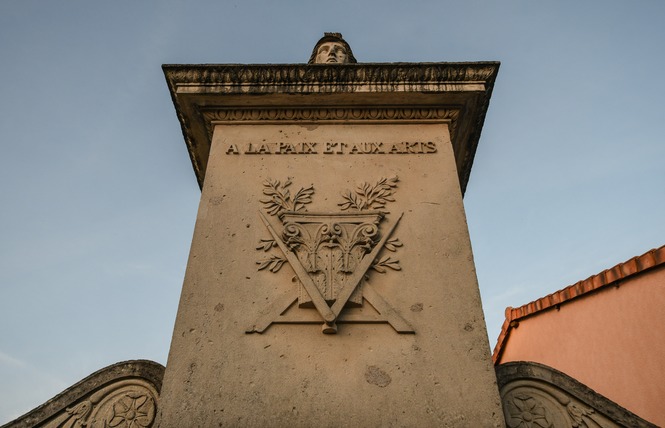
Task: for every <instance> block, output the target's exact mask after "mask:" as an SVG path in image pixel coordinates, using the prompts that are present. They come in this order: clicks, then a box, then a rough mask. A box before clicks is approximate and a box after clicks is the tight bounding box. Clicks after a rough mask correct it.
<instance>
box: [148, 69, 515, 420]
mask: <svg viewBox="0 0 665 428" xmlns="http://www.w3.org/2000/svg"><path fill="white" fill-rule="evenodd" d="M497 70H498V64H497V63H427V64H405V63H400V64H335V65H322V64H314V65H252V66H249V65H168V66H164V71H165V74H166V78H167V81H168V84H169V88H170V90H171V94H172V97H173V100H174V103H175V107H176V111H177V114H178V117H179V119H180V122H181V125H182V129H183V133H184V136H185V140H186V142H187V146H188V148H189V152H190V156H191V159H192V163H193V166H194V170H195V172H196V175H197V178H198V180H199V183H200V184H201V188H202V195H201V203H200V207H199V212H198V217H197V222H196V228H195V232H194V238H193V242H192V248H191V253H190V258H189V263H188V266H187V273H186V276H185V282H184V286H183V291H182V296H181V300H180V306H179V310H178V316H177V319H176V325H175V330H174V334H173V341H172V344H171V351H170V354H169V359H168V364H167V368H166V374H165V378H164V386H163V389H162V395H161V402H160V407H161V415H160V416H161V426H162V427H180V426H183V424H186V425H187V426H261V427H296V426H303V427H306V426H313V425H317V426H326V427H327V426H331V427H333V426H363V427H364V426H418V427H423V426H474V427H476V426H477V427H487V426H503V419H502V412H501V407H500V401H499V395H498V391H497V386H496V378H495V374H494V370H493V367H492V363H491V359H490V351H489V345H488V341H487V335H486V330H485V322H484V318H483V313H482V308H481V302H480V296H479V292H478V285H477V281H476V277H475V270H474V265H473V256H472V253H471V246H470V242H469V235H468V229H467V225H466V220H465V215H464V207H463V204H462V193H463V191H464V188H465V186H466V183H467V180H468V177H469V173H470V170H471V164H472V161H473V155H474V152H475V148H476V146H477V143H478V139H479V136H480V131H481V127H482V123H483V120H484V116H485V112H486V110H487V107H488V103H489V98H490V94H491V91H492V87H493V83H494V79H495V76H496V72H497Z"/></svg>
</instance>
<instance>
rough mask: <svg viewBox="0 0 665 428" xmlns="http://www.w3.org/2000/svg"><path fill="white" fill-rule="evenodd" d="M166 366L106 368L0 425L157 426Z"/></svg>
mask: <svg viewBox="0 0 665 428" xmlns="http://www.w3.org/2000/svg"><path fill="white" fill-rule="evenodd" d="M163 376H164V367H163V366H162V365H161V364H158V363H155V362H152V361H147V360H134V361H125V362H121V363H117V364H114V365H112V366H108V367H106V368H103V369H101V370H99V371H97V372H95V373H93V374H91V375H90V376H88V377H87V378H85V379H83V380H82V381H80V382H78V383H77V384H75V385H73V386H71V387H69V388H68V389H66V390H65V391H63V392H62V393H60V394H58V395H56V396H55V397H53V398H52V399H50V400H49V401H47V402H46V403H44V404H42V405H41V406H39V407H37V408H36V409H34V410H32V411H30V412H28V413H26V414H25V415H23V416H21V417H20V418H18V419H16V420H14V421H12V422H9V423H8V424H6V425H3V426H2V427H0V428H34V427H44V428H82V427H86V428H97V427H100V428H102V427H103V428H107V427H109V428H116V427H117V428H127V427H132V428H146V427H151V426H153V423H154V421H155V415H156V413H157V403H158V398H159V392H160V390H161V388H162V378H163Z"/></svg>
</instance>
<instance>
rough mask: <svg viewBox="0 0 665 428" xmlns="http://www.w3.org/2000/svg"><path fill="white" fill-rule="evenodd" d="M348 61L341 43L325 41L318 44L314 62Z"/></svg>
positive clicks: (337, 62)
mask: <svg viewBox="0 0 665 428" xmlns="http://www.w3.org/2000/svg"><path fill="white" fill-rule="evenodd" d="M347 62H349V59H348V56H347V54H346V48H345V47H344V45H343V44H341V43H338V42H326V43H322V44H321V46H319V49H318V50H317V51H316V60H315V61H314V63H315V64H326V63H332V64H346V63H347Z"/></svg>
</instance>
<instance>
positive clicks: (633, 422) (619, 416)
mask: <svg viewBox="0 0 665 428" xmlns="http://www.w3.org/2000/svg"><path fill="white" fill-rule="evenodd" d="M496 375H497V381H498V383H499V392H500V394H501V401H502V404H503V413H504V416H505V418H506V427H508V428H517V427H520V428H531V427H541V428H550V427H552V428H558V427H574V428H597V427H602V428H614V427H631V428H647V427H651V428H656V425H653V424H651V423H650V422H647V421H645V420H644V419H642V418H640V417H639V416H637V415H635V414H634V413H632V412H630V411H628V410H626V409H624V408H623V407H621V406H619V405H618V404H617V403H615V402H613V401H611V400H609V399H608V398H606V397H604V396H602V395H600V394H598V393H597V392H595V391H593V390H592V389H590V388H588V387H587V386H585V385H583V384H581V383H580V382H578V381H576V380H575V379H573V378H571V377H570V376H568V375H566V374H564V373H561V372H560V371H558V370H555V369H553V368H551V367H548V366H545V365H542V364H538V363H532V362H523V361H520V362H513V363H506V364H501V365H499V366H497V367H496Z"/></svg>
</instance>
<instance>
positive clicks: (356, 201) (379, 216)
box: [247, 176, 413, 334]
mask: <svg viewBox="0 0 665 428" xmlns="http://www.w3.org/2000/svg"><path fill="white" fill-rule="evenodd" d="M397 182H398V179H397V177H396V176H395V177H391V178H381V179H379V180H377V181H376V182H375V183H373V184H370V183H361V184H359V185H358V186H357V187H356V188H355V189H354V190H347V191H346V192H344V193H343V194H342V197H341V202H340V203H338V206H339V207H340V209H341V211H340V212H323V213H321V212H319V213H315V212H308V211H307V205H308V204H310V203H311V202H312V197H313V195H314V186H313V185H311V186H309V187H303V188H300V189H299V190H298V191H295V193H293V194H292V193H291V185H292V181H291V179H287V180H285V181H279V180H273V179H267V180H266V181H265V182H264V183H263V194H264V198H263V199H261V203H262V204H263V207H264V211H265V213H266V214H268V215H269V216H272V217H274V218H276V219H278V220H279V221H280V222H281V225H280V226H277V227H275V226H273V223H272V222H271V221H270V220H269V219H268V217H267V216H266V215H265V214H264V213H263V212H260V213H259V215H260V217H261V220H262V222H263V223H264V225H265V226H266V228H267V229H268V232H269V233H270V237H268V238H265V239H261V240H260V242H259V245H258V246H257V247H256V249H257V250H259V251H262V252H265V253H269V254H267V255H266V257H263V258H261V259H260V260H258V261H257V262H256V263H257V264H258V269H259V270H260V271H266V272H272V273H278V272H279V271H280V269H281V268H282V266H284V265H285V264H287V263H288V264H289V265H290V266H291V267H292V268H293V270H294V272H295V274H296V277H295V282H296V283H297V286H298V293H297V295H294V294H292V293H286V294H285V295H284V296H283V297H282V298H279V299H277V300H276V301H275V302H273V304H272V305H271V306H270V307H269V308H268V309H267V310H266V311H264V316H262V317H261V318H260V319H259V320H258V321H257V322H256V323H255V325H254V326H252V327H251V328H250V329H249V330H248V331H247V332H248V333H254V332H256V333H262V332H263V331H264V330H265V329H266V328H268V326H270V325H271V324H273V323H303V322H321V318H322V319H323V321H324V323H323V326H322V330H323V332H324V333H328V334H333V333H336V332H337V323H338V322H347V321H349V320H348V319H347V318H345V317H346V315H345V314H342V310H343V309H344V308H362V307H363V305H364V303H365V302H369V303H370V305H371V306H372V308H373V309H375V311H376V312H377V313H378V315H374V316H373V317H370V318H363V317H362V316H361V317H357V316H356V317H355V318H354V321H353V322H385V323H389V324H390V325H391V326H393V328H394V329H395V330H396V331H398V332H400V333H412V332H413V329H412V328H411V327H410V326H409V325H408V323H407V322H406V321H405V320H404V319H402V318H401V317H400V316H399V315H398V314H397V313H396V312H395V311H394V309H392V307H390V305H388V304H387V302H385V300H383V298H382V297H380V296H379V295H378V294H377V293H376V291H375V290H374V288H373V286H372V285H371V284H370V283H369V282H368V279H369V275H368V270H369V269H373V270H374V271H376V272H378V273H381V274H383V273H386V272H387V270H389V269H390V270H393V271H399V270H401V266H400V265H399V260H397V259H393V258H392V256H383V257H380V253H381V252H382V250H387V251H390V252H393V253H394V252H396V251H397V250H398V248H399V247H401V246H402V243H401V242H400V241H399V239H397V238H395V237H392V234H393V232H394V231H395V228H396V226H397V224H398V223H399V221H400V219H401V217H402V215H399V216H398V217H397V218H396V219H395V220H393V221H392V222H389V223H388V222H385V221H384V220H386V215H387V214H388V213H387V212H386V211H383V210H384V208H385V207H386V204H388V203H390V202H394V201H395V199H394V197H393V194H394V192H395V190H396V188H397ZM382 223H387V224H383V225H382ZM382 226H383V227H382ZM278 230H281V231H278ZM275 248H278V251H275V250H274V249H275ZM296 301H297V306H298V308H301V309H307V308H314V309H316V311H317V312H318V315H319V316H318V317H314V318H312V317H311V311H309V317H307V316H305V317H303V316H299V314H296V315H294V316H288V315H287V316H285V312H288V310H289V309H290V307H291V306H292V305H294V304H295V303H296ZM300 315H302V314H300ZM356 315H357V314H356ZM349 316H350V317H351V318H353V315H349ZM349 322H350V321H349Z"/></svg>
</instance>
